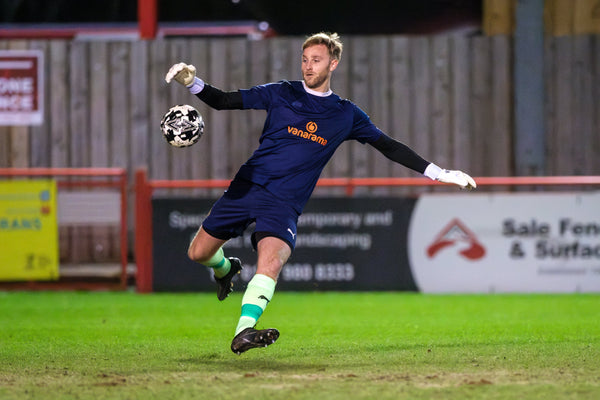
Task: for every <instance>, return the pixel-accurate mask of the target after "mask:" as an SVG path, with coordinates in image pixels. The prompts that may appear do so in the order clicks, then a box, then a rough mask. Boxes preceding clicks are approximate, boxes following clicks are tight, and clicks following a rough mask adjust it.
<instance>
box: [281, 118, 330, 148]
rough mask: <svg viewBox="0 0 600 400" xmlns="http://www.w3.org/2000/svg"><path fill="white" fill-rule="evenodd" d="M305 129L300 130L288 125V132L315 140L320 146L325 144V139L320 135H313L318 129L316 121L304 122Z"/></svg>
mask: <svg viewBox="0 0 600 400" xmlns="http://www.w3.org/2000/svg"><path fill="white" fill-rule="evenodd" d="M305 129H306V130H302V129H298V128H294V127H293V126H289V125H288V133H291V134H292V135H294V136H298V137H301V138H303V139H307V140H310V141H312V142H317V143H319V144H320V145H322V146H325V145H326V144H327V139H325V138H323V137H321V136H318V135H315V132H316V131H317V129H318V127H317V123H316V122H314V121H309V122H308V123H307V124H306V128H305Z"/></svg>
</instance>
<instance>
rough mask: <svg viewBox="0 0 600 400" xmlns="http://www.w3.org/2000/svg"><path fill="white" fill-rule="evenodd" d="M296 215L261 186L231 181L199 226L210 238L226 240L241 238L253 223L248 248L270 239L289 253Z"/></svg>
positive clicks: (296, 219)
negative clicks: (267, 238)
mask: <svg viewBox="0 0 600 400" xmlns="http://www.w3.org/2000/svg"><path fill="white" fill-rule="evenodd" d="M298 216H299V214H298V213H297V212H296V210H294V208H293V207H292V206H291V205H289V204H288V203H287V202H285V201H283V200H281V199H278V198H276V197H275V196H273V194H271V192H269V191H268V190H267V189H265V188H264V187H262V186H260V185H257V184H254V183H252V182H249V181H245V180H240V179H235V180H233V181H232V182H231V184H230V185H229V188H228V189H227V191H226V192H225V193H224V194H223V196H222V197H221V198H220V199H219V200H217V202H216V203H215V204H214V205H213V207H212V209H211V210H210V213H209V215H208V217H206V219H205V220H204V221H203V222H202V227H203V228H204V230H205V231H206V232H207V233H208V234H209V235H211V236H213V237H216V238H217V239H221V240H229V239H231V238H234V237H238V236H241V235H242V234H243V233H244V231H245V230H246V229H247V228H248V226H250V224H252V223H253V222H256V227H255V229H254V233H253V234H252V245H253V246H254V249H256V243H258V241H259V240H260V239H262V238H264V237H267V236H274V237H277V238H279V239H281V240H283V241H285V242H286V243H287V244H288V245H289V246H290V248H291V249H292V250H293V249H294V246H295V245H296V226H297V224H298Z"/></svg>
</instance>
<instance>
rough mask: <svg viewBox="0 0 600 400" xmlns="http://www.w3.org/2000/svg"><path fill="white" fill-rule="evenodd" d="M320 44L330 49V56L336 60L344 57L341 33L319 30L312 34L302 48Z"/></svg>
mask: <svg viewBox="0 0 600 400" xmlns="http://www.w3.org/2000/svg"><path fill="white" fill-rule="evenodd" d="M318 44H324V45H325V46H327V49H328V50H329V56H330V57H331V58H333V59H335V60H338V61H339V60H340V59H341V58H342V50H343V47H344V46H343V44H342V41H341V40H340V35H338V34H337V33H329V32H319V33H315V34H314V35H310V36H309V37H308V38H306V40H305V41H304V43H303V44H302V50H303V51H304V49H306V48H307V47H310V46H315V45H318Z"/></svg>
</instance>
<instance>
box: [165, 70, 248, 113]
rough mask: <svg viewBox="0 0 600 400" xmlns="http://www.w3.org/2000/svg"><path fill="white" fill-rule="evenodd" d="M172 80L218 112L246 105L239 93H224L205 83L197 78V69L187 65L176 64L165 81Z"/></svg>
mask: <svg viewBox="0 0 600 400" xmlns="http://www.w3.org/2000/svg"><path fill="white" fill-rule="evenodd" d="M172 80H175V81H176V82H178V83H180V84H182V85H184V86H185V87H187V88H188V90H189V91H190V93H192V94H195V95H196V97H198V98H199V99H200V100H202V101H203V102H205V103H206V104H208V105H209V106H211V107H212V108H214V109H217V110H240V109H242V108H243V106H244V103H243V100H242V94H241V93H240V92H239V91H234V92H224V91H222V90H221V89H217V88H216V87H214V86H211V85H209V84H207V83H205V82H204V81H203V80H202V79H200V78H198V77H197V76H196V67H194V66H193V65H188V64H185V63H178V64H175V65H173V66H172V67H171V69H169V72H167V75H166V77H165V81H167V83H170V82H171V81H172Z"/></svg>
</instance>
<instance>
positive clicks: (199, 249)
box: [188, 227, 242, 300]
mask: <svg viewBox="0 0 600 400" xmlns="http://www.w3.org/2000/svg"><path fill="white" fill-rule="evenodd" d="M225 242H226V240H222V239H217V238H215V237H213V236H211V235H210V234H208V233H207V232H206V231H205V230H204V229H203V228H202V227H200V229H199V230H198V232H197V233H196V236H194V239H192V242H191V243H190V247H189V248H188V257H189V258H190V259H191V260H192V261H195V262H197V263H200V264H202V265H205V266H207V267H209V268H212V269H213V271H214V274H215V281H216V282H217V285H218V288H217V298H218V299H219V300H224V299H225V298H227V296H229V293H231V292H232V290H233V289H232V286H233V284H232V283H231V280H232V278H233V277H234V276H235V275H237V274H239V273H240V271H241V270H242V263H241V262H240V260H239V259H237V258H233V257H232V258H226V257H225V254H224V253H223V245H224V244H225Z"/></svg>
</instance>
